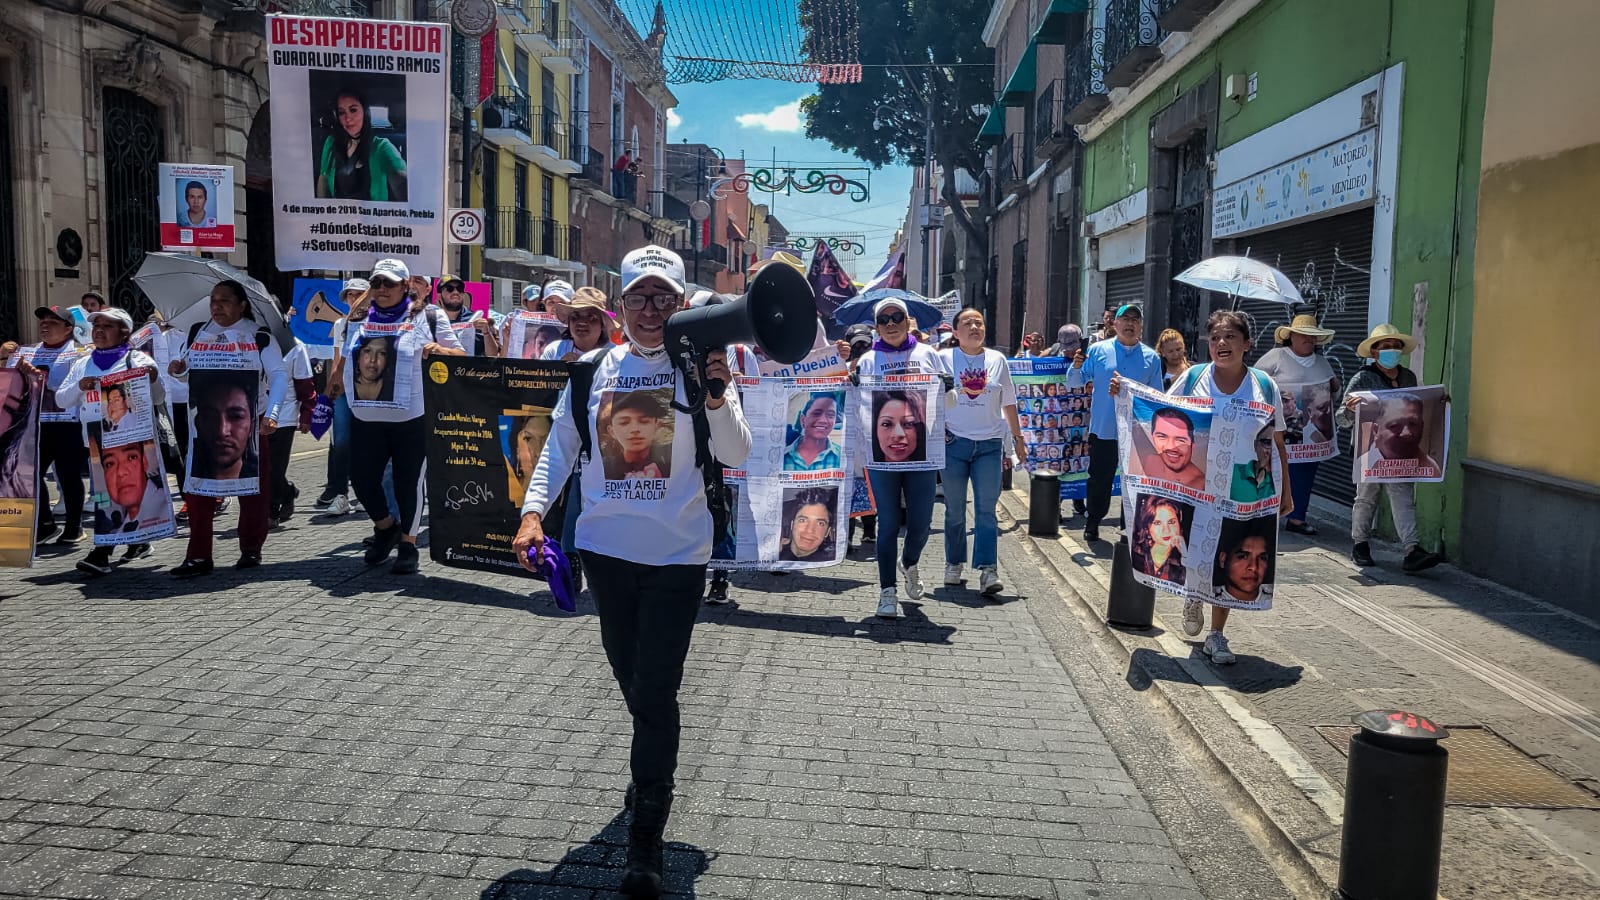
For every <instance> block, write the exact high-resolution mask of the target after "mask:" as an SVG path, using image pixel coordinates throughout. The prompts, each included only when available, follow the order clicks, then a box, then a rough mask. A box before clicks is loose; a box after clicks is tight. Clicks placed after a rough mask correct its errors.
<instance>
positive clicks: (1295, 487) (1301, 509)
mask: <svg viewBox="0 0 1600 900" xmlns="http://www.w3.org/2000/svg"><path fill="white" fill-rule="evenodd" d="M1320 465H1322V463H1320V462H1303V463H1290V464H1289V493H1290V495H1291V496H1293V497H1294V512H1292V513H1290V514H1289V518H1290V519H1293V520H1294V521H1296V522H1304V521H1305V520H1306V514H1307V513H1309V512H1311V485H1312V484H1313V483H1314V482H1315V481H1316V480H1317V466H1320Z"/></svg>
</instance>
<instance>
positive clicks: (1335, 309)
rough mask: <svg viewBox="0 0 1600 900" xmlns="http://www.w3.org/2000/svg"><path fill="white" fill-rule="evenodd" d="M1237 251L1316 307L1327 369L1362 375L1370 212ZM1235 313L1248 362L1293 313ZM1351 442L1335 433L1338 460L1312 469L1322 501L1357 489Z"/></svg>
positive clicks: (1248, 241)
mask: <svg viewBox="0 0 1600 900" xmlns="http://www.w3.org/2000/svg"><path fill="white" fill-rule="evenodd" d="M1234 247H1235V250H1236V252H1238V253H1240V254H1248V255H1249V256H1250V257H1252V258H1254V259H1260V260H1264V261H1266V262H1269V263H1271V264H1272V265H1274V266H1276V267H1277V268H1278V270H1279V271H1281V272H1283V273H1284V274H1286V275H1288V276H1289V277H1290V278H1293V279H1294V281H1295V284H1296V285H1297V286H1298V287H1299V288H1300V293H1301V294H1302V295H1303V296H1304V297H1305V298H1306V301H1307V302H1308V303H1310V304H1312V306H1313V307H1314V311H1315V312H1316V315H1317V320H1318V321H1319V322H1320V323H1321V324H1322V327H1323V328H1331V329H1333V330H1334V332H1335V337H1334V339H1333V343H1332V344H1330V345H1329V346H1328V349H1327V351H1326V352H1327V354H1328V362H1329V363H1331V364H1332V365H1333V371H1334V372H1335V373H1337V374H1338V375H1339V377H1340V378H1341V379H1342V380H1343V381H1344V383H1345V384H1349V383H1350V378H1351V376H1353V375H1355V373H1356V370H1357V369H1359V368H1361V360H1360V359H1359V358H1358V357H1357V356H1356V345H1358V344H1360V343H1361V342H1362V341H1363V340H1366V337H1367V305H1368V299H1369V295H1370V293H1371V283H1370V279H1371V274H1370V273H1371V271H1372V209H1371V208H1367V209H1362V210H1357V211H1356V212H1350V213H1344V214H1343V215H1338V216H1331V217H1329V218H1326V219H1319V220H1317V221H1315V222H1307V223H1306V224H1304V225H1291V226H1289V227H1287V228H1280V229H1277V230H1275V231H1268V232H1264V233H1262V234H1253V235H1249V236H1248V237H1242V238H1238V239H1236V240H1235V241H1234ZM1240 308H1241V309H1243V310H1244V311H1245V312H1246V313H1248V314H1249V315H1250V319H1251V323H1252V324H1251V329H1250V333H1251V334H1252V335H1254V337H1255V342H1254V343H1255V345H1254V347H1252V348H1251V354H1250V357H1249V359H1250V361H1251V362H1252V363H1253V362H1255V361H1256V359H1258V358H1260V356H1261V354H1263V353H1265V352H1267V351H1268V350H1270V349H1272V344H1273V334H1272V332H1273V330H1274V329H1276V328H1277V327H1278V326H1279V325H1287V324H1289V320H1290V319H1292V318H1293V317H1294V311H1292V310H1289V309H1287V308H1285V307H1284V306H1283V305H1282V304H1277V303H1263V302H1260V301H1255V300H1245V301H1241V303H1240ZM1353 462H1354V461H1353V459H1352V457H1351V453H1350V435H1349V433H1348V432H1347V431H1345V430H1343V429H1341V430H1340V432H1339V455H1338V456H1336V457H1334V458H1333V459H1330V460H1326V461H1324V462H1323V464H1322V465H1321V466H1320V467H1318V468H1317V483H1316V487H1315V488H1313V491H1314V492H1315V493H1316V494H1318V495H1320V496H1323V497H1327V498H1329V499H1332V500H1337V501H1339V502H1341V503H1350V502H1352V501H1353V500H1354V499H1355V485H1354V484H1353V483H1351V480H1350V470H1351V467H1352V465H1353Z"/></svg>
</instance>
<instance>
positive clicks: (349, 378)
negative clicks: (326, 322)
mask: <svg viewBox="0 0 1600 900" xmlns="http://www.w3.org/2000/svg"><path fill="white" fill-rule="evenodd" d="M430 310H432V314H431V315H430ZM434 318H437V319H438V321H439V328H438V330H437V331H436V330H435V329H434V328H433V326H432V323H431V322H430V321H429V320H430V319H434ZM340 324H344V323H343V320H340V322H339V323H337V324H335V325H334V328H335V329H338V330H339V331H340V334H339V338H340V344H339V346H340V351H339V353H340V355H341V356H342V357H344V359H345V366H344V393H345V396H346V397H348V398H350V399H352V400H353V399H354V398H355V396H356V366H355V363H354V362H353V361H352V354H353V353H354V352H355V344H356V342H357V341H359V340H360V339H361V326H362V324H363V323H362V322H353V323H351V326H353V327H350V326H347V327H345V328H343V329H339V325H340ZM396 324H401V325H410V326H411V328H410V329H409V330H408V331H407V332H406V334H405V335H403V336H402V337H401V338H400V339H399V340H400V343H399V353H400V358H399V359H398V360H397V361H396V363H395V364H396V365H411V366H413V367H415V370H416V371H414V372H413V373H412V375H413V376H414V377H412V378H411V379H410V381H411V393H410V394H409V395H408V396H407V397H404V398H401V397H396V398H395V399H397V400H400V401H401V402H402V403H404V404H405V408H404V409H386V408H384V407H381V406H364V405H361V404H358V403H353V402H352V403H351V404H350V414H351V415H353V416H355V417H356V418H358V419H360V420H361V421H363V422H409V421H411V420H412V419H415V418H417V417H418V416H420V415H422V412H423V408H422V377H423V376H422V370H423V368H424V367H425V366H426V364H427V361H426V360H424V359H423V358H422V347H423V345H425V344H429V343H434V344H438V345H439V346H441V347H448V348H449V349H451V350H460V349H461V342H460V341H458V340H456V332H455V329H453V328H451V327H450V320H448V319H446V318H445V316H444V313H442V312H439V311H438V310H436V309H433V308H432V307H424V308H423V310H422V311H421V312H419V313H417V314H416V315H414V316H412V317H411V318H409V319H406V318H402V319H400V320H398V322H397V323H396Z"/></svg>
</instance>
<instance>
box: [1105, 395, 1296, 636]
mask: <svg viewBox="0 0 1600 900" xmlns="http://www.w3.org/2000/svg"><path fill="white" fill-rule="evenodd" d="M1116 405H1117V434H1118V451H1119V453H1120V454H1121V464H1122V472H1123V476H1122V490H1123V517H1124V521H1125V522H1130V523H1132V524H1131V526H1129V527H1127V528H1126V533H1127V536H1128V543H1129V549H1130V550H1131V551H1132V555H1133V574H1134V578H1135V579H1136V580H1137V581H1139V583H1141V584H1145V585H1149V586H1150V587H1155V588H1160V589H1161V590H1163V591H1167V592H1169V593H1173V594H1177V595H1179V596H1180V597H1184V598H1186V599H1192V600H1204V601H1205V602H1207V603H1212V604H1215V605H1218V606H1228V607H1234V608H1238V609H1268V608H1270V607H1271V606H1272V589H1273V571H1274V568H1275V558H1276V555H1277V544H1278V502H1279V500H1278V492H1279V487H1280V486H1281V485H1282V484H1283V472H1282V471H1281V468H1282V467H1281V466H1280V465H1279V460H1278V453H1277V449H1276V442H1275V439H1274V434H1275V428H1274V425H1273V414H1274V408H1273V407H1272V406H1271V405H1270V404H1267V403H1259V402H1250V401H1243V400H1232V401H1229V402H1228V403H1226V404H1224V405H1222V406H1219V407H1215V408H1214V407H1213V405H1212V400H1211V398H1210V397H1209V396H1207V397H1175V396H1169V395H1167V394H1163V393H1160V392H1159V391H1155V390H1152V389H1150V388H1148V387H1145V386H1144V385H1140V384H1135V383H1133V382H1131V381H1127V380H1124V381H1123V383H1122V391H1121V392H1120V393H1119V394H1118V395H1117V397H1116Z"/></svg>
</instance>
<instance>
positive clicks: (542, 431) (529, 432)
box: [500, 407, 552, 509]
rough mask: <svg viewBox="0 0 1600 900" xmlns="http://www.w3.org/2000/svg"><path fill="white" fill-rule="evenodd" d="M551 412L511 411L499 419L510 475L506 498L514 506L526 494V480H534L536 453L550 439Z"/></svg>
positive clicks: (539, 408) (532, 410)
mask: <svg viewBox="0 0 1600 900" xmlns="http://www.w3.org/2000/svg"><path fill="white" fill-rule="evenodd" d="M550 412H551V411H550V410H548V409H545V408H543V407H528V408H524V409H520V410H510V411H508V412H507V413H506V414H504V415H502V416H501V417H500V435H501V438H502V440H501V445H500V448H501V450H503V451H504V452H505V456H506V469H507V470H508V475H509V485H508V486H509V493H508V494H507V495H506V496H507V498H508V499H510V500H511V502H512V503H513V504H518V503H520V502H521V498H522V497H523V496H524V495H525V494H527V493H528V480H529V479H531V478H533V470H534V467H535V466H537V465H538V464H539V454H540V453H543V452H544V444H545V441H547V440H549V439H550V428H551V425H552V423H551V421H550ZM520 508H521V507H520V506H518V509H520Z"/></svg>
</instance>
